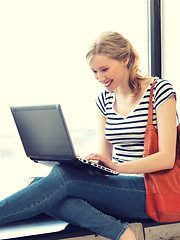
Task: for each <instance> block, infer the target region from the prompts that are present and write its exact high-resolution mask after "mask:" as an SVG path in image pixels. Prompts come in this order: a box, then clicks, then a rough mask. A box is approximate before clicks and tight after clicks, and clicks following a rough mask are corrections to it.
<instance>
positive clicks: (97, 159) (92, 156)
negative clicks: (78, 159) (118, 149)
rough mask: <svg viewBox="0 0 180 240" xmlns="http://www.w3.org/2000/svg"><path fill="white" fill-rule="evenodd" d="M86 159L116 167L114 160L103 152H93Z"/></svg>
mask: <svg viewBox="0 0 180 240" xmlns="http://www.w3.org/2000/svg"><path fill="white" fill-rule="evenodd" d="M85 159H86V160H88V161H90V162H95V163H98V164H100V165H103V166H105V167H108V168H111V169H113V168H114V163H113V162H112V160H111V159H110V158H109V157H107V156H105V155H103V154H99V153H91V154H89V155H88V156H87V157H85Z"/></svg>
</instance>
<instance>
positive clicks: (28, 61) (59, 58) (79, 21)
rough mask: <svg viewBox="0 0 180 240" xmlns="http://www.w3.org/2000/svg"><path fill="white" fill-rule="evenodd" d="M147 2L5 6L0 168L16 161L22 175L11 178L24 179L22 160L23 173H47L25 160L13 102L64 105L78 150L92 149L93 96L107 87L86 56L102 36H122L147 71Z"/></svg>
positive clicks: (0, 16)
mask: <svg viewBox="0 0 180 240" xmlns="http://www.w3.org/2000/svg"><path fill="white" fill-rule="evenodd" d="M146 5H147V3H146V0H138V1H134V0H128V1H124V0H111V1H108V0H91V1H83V0H76V1H74V0H67V1H58V0H53V1H51V0H46V1H43V0H31V1H23V0H17V1H13V0H9V1H1V2H0V32H1V44H0V52H1V53H0V65H1V71H0V79H1V86H2V87H1V102H0V104H1V126H0V142H1V143H0V164H3V163H4V164H5V163H7V162H8V164H12V165H13V166H14V169H16V170H15V171H16V172H14V170H13V171H12V173H10V174H13V175H16V176H17V171H18V167H16V166H17V162H19V164H20V165H19V166H21V171H20V175H19V176H21V175H24V176H27V175H32V174H33V175H38V174H39V171H40V172H43V170H42V167H40V166H38V167H36V169H38V170H35V168H34V167H32V166H34V163H30V161H29V160H27V159H26V157H25V155H24V150H23V148H22V145H21V142H20V139H19V136H18V134H17V130H16V127H15V124H14V121H13V119H12V116H11V113H10V110H9V108H10V106H11V105H37V104H51V103H60V104H61V105H62V107H63V110H64V113H65V117H66V120H67V122H68V125H69V126H70V128H71V129H72V130H74V131H73V134H72V135H73V137H74V136H75V138H76V139H77V140H78V141H79V142H78V141H77V142H76V143H75V145H76V147H77V152H78V153H79V154H81V152H83V153H84V152H85V151H86V150H87V149H89V151H92V149H91V147H92V148H93V147H94V146H93V144H91V143H90V141H91V139H93V137H92V135H93V134H94V131H95V130H94V126H95V116H94V110H95V104H94V99H95V97H96V95H97V94H98V92H99V91H100V87H99V85H98V84H97V82H96V81H95V80H94V78H93V75H92V73H91V72H90V70H89V68H88V65H87V63H86V59H85V55H86V51H87V49H88V46H89V45H90V44H91V43H92V41H93V40H94V39H95V38H96V37H98V35H99V34H100V33H102V32H104V31H117V32H120V33H121V34H122V35H124V36H126V37H127V38H128V39H129V40H130V41H131V43H132V45H133V46H134V47H135V49H136V50H137V51H138V53H139V55H140V59H141V69H142V70H143V72H144V73H145V74H146V73H147V71H148V70H147V69H148V50H147V49H148V47H147V45H148V44H147V6H146ZM2 93H3V94H2ZM77 133H78V135H77ZM88 133H90V134H91V136H89V137H88ZM93 136H94V135H93ZM92 142H93V141H92ZM78 143H80V144H78ZM82 145H83V147H82ZM80 146H81V148H80ZM87 146H88V147H87ZM87 153H88V152H87ZM26 166H28V173H27V171H26ZM30 166H31V167H30ZM23 167H24V169H25V170H24V172H25V173H24V174H23V173H22V168H23ZM31 168H32V170H30V169H31ZM45 172H46V171H45ZM24 176H23V177H24ZM11 184H12V183H11ZM1 189H2V188H1Z"/></svg>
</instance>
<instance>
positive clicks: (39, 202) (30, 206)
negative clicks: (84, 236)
mask: <svg viewBox="0 0 180 240" xmlns="http://www.w3.org/2000/svg"><path fill="white" fill-rule="evenodd" d="M67 183H68V182H67ZM64 186H65V183H63V184H61V185H60V187H58V189H56V191H54V192H51V193H50V194H48V195H46V196H45V197H44V198H43V199H41V201H38V202H36V203H35V204H31V205H29V207H26V208H23V209H21V210H20V211H18V212H16V213H12V214H9V215H6V216H4V217H2V219H3V218H7V217H11V216H13V215H15V214H19V213H21V212H23V211H26V210H28V209H29V208H32V207H36V206H38V205H39V204H41V203H42V202H45V201H46V200H47V199H48V198H49V197H50V196H53V195H55V194H56V193H57V192H58V191H59V190H60V189H61V188H63V187H64Z"/></svg>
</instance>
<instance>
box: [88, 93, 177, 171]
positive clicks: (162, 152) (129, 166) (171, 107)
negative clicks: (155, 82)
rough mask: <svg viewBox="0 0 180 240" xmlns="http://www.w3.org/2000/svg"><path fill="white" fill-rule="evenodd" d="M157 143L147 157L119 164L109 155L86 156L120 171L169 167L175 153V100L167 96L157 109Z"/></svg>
mask: <svg viewBox="0 0 180 240" xmlns="http://www.w3.org/2000/svg"><path fill="white" fill-rule="evenodd" d="M157 125H158V144H159V152H158V153H155V154H152V155H150V156H148V157H145V158H142V159H139V160H136V161H132V162H127V163H121V164H114V163H113V162H112V161H111V160H110V159H109V157H106V156H103V155H101V154H93V155H90V156H88V157H89V159H93V160H98V161H100V162H103V164H105V165H106V166H107V167H109V168H111V169H113V170H115V171H118V172H120V173H148V172H154V171H158V170H163V169H171V168H172V167H173V166H174V161H175V154H176V137H177V136H176V135H177V121H176V100H175V97H174V96H171V97H169V99H168V100H166V101H165V102H164V103H163V104H162V105H160V106H159V108H158V109H157Z"/></svg>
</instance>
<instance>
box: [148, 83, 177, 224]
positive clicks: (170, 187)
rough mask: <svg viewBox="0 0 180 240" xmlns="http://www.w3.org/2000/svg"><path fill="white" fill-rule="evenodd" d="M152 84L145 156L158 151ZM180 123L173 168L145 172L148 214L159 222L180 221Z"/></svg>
mask: <svg viewBox="0 0 180 240" xmlns="http://www.w3.org/2000/svg"><path fill="white" fill-rule="evenodd" d="M154 84H155V81H154V82H153V84H152V87H151V92H150V99H149V112H148V124H147V127H146V132H145V141H144V157H146V156H148V155H151V154H153V153H156V152H158V136H157V132H156V129H155V127H154V125H153V124H152V119H153V106H152V98H153V89H154ZM179 134H180V125H178V127H177V145H176V160H175V164H174V167H173V169H170V170H161V171H157V172H152V173H145V174H144V181H145V187H146V214H147V215H148V216H149V217H150V218H152V219H153V220H155V221H157V222H176V221H180V142H179Z"/></svg>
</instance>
